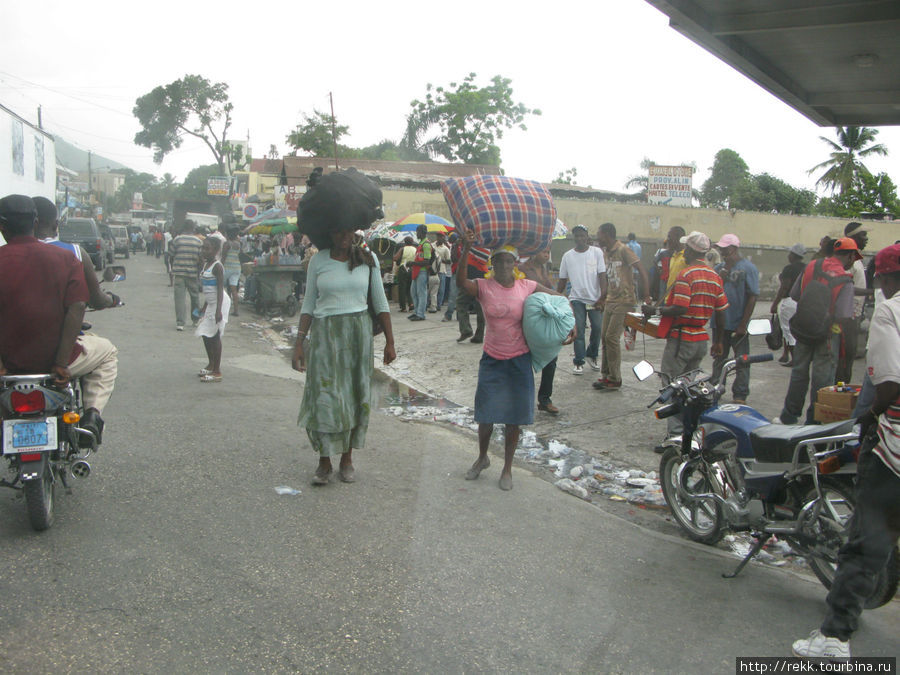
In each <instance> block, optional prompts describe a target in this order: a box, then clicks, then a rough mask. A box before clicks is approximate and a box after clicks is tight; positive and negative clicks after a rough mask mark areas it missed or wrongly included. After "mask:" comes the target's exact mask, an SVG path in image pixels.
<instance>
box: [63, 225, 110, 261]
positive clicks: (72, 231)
mask: <svg viewBox="0 0 900 675" xmlns="http://www.w3.org/2000/svg"><path fill="white" fill-rule="evenodd" d="M59 238H60V240H61V241H65V242H68V243H70V244H78V245H79V246H81V248H83V249H84V250H85V251H87V252H88V255H90V256H91V262H92V263H94V269H96V270H102V269H103V268H104V267H105V266H106V263H107V261H108V260H109V256H110V254H111V253H112V250H111V245H110V243H109V240H107V239H105V238H104V237H103V234H102V233H101V232H100V227H99V226H98V225H97V223H96V222H95V221H94V219H93V218H68V219H67V220H66V222H65V223H60V224H59Z"/></svg>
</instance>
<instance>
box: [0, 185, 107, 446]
mask: <svg viewBox="0 0 900 675" xmlns="http://www.w3.org/2000/svg"><path fill="white" fill-rule="evenodd" d="M36 223H37V209H36V207H35V204H34V201H33V200H32V199H31V198H30V197H26V196H24V195H9V196H7V197H4V198H3V199H0V232H2V234H3V236H4V237H5V238H6V240H7V245H6V246H4V247H2V248H0V375H5V374H8V373H13V374H17V373H51V374H52V375H53V378H54V382H55V384H57V385H58V386H62V385H65V384H66V383H67V382H68V381H69V379H70V378H72V377H82V378H83V379H82V394H83V398H84V406H85V414H84V416H83V417H82V420H81V426H82V427H83V428H86V429H89V430H91V431H92V432H94V435H95V437H96V438H97V440H98V442H99V440H100V436H101V434H102V431H103V419H102V417H101V414H102V412H103V409H104V407H105V406H106V403H107V402H108V401H109V397H110V395H111V394H112V390H113V385H114V383H115V379H116V372H117V363H118V359H117V353H118V351H117V349H116V348H115V346H114V345H113V344H112V343H111V342H110V341H109V340H107V339H105V338H101V337H99V336H96V335H89V334H81V335H79V333H80V332H81V324H82V322H83V320H84V310H85V307H86V306H87V304H88V302H89V301H90V300H91V294H90V292H89V290H88V286H87V283H86V281H85V275H84V267H83V265H82V263H81V262H80V261H79V260H78V259H77V258H76V256H75V255H73V253H72V252H71V251H65V250H63V249H62V248H60V247H57V246H48V245H46V244H44V243H42V242H40V241H38V240H37V239H36V238H35V237H34V231H35V225H36ZM95 279H96V277H95ZM111 300H112V298H110V301H111ZM104 306H106V305H104Z"/></svg>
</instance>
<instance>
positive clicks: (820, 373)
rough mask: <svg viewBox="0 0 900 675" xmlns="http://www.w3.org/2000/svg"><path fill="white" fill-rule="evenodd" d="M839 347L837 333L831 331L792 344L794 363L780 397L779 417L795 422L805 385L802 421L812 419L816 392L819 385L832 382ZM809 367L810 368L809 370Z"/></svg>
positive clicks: (813, 417) (812, 422) (812, 421)
mask: <svg viewBox="0 0 900 675" xmlns="http://www.w3.org/2000/svg"><path fill="white" fill-rule="evenodd" d="M840 347H841V336H840V335H839V334H833V335H832V336H831V337H830V338H826V339H825V340H822V341H821V342H813V343H809V342H801V341H800V340H797V344H796V345H794V367H793V368H792V369H791V381H790V383H789V384H788V390H787V394H786V395H785V397H784V407H783V408H782V410H781V421H782V422H784V423H785V424H797V422H798V420H799V419H800V415H801V414H802V413H803V402H804V400H805V399H806V391H807V389H809V408H807V410H806V424H814V423H815V407H816V405H815V404H816V394H817V393H818V391H819V389H821V388H822V387H828V386H830V385H832V384H834V371H835V368H837V354H838V350H839V349H840ZM810 371H811V372H810Z"/></svg>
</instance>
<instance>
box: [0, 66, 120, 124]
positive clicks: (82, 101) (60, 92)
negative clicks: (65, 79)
mask: <svg viewBox="0 0 900 675" xmlns="http://www.w3.org/2000/svg"><path fill="white" fill-rule="evenodd" d="M0 75H4V76H6V77H11V78H14V79H16V80H19V81H20V82H24V83H25V84H29V85H31V86H32V87H38V88H40V89H46V90H47V91H49V92H52V93H54V94H59V95H60V96H66V97H68V98H71V99H73V100H75V101H80V102H81V103H87V104H88V105H92V106H94V107H95V108H100V109H101V110H108V111H109V112H114V113H116V114H117V115H122V116H123V117H128V118H131V117H133V115H131V113H124V112H122V111H121V110H116V109H115V108H110V107H109V106H105V105H100V104H99V103H96V102H94V101H89V100H87V99H83V98H79V97H78V96H73V95H72V94H68V93H66V92H64V91H60V90H58V89H53V88H51V87H47V86H44V85H43V84H38V83H37V82H31V81H30V80H26V79H25V78H23V77H19V76H18V75H13V74H11V73H7V72H5V71H2V70H0ZM20 93H21V92H20ZM23 96H24V94H23Z"/></svg>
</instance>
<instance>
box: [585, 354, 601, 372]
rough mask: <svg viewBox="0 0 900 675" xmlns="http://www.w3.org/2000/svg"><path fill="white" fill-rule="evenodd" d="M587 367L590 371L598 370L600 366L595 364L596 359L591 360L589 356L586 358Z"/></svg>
mask: <svg viewBox="0 0 900 675" xmlns="http://www.w3.org/2000/svg"><path fill="white" fill-rule="evenodd" d="M587 362H588V365H589V366H590V367H591V370H600V364H599V363H597V359H592V358H591V357H590V356H589V357H587Z"/></svg>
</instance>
